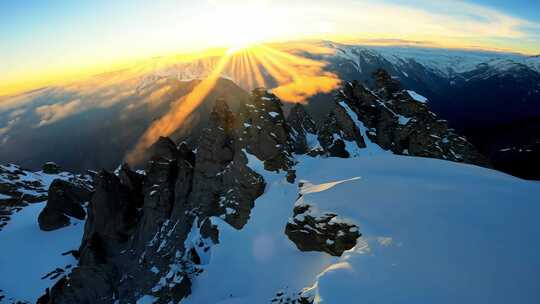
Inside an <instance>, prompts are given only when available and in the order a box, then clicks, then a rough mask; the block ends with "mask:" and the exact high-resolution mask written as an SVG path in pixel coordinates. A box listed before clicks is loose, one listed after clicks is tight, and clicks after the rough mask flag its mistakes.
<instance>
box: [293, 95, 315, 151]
mask: <svg viewBox="0 0 540 304" xmlns="http://www.w3.org/2000/svg"><path fill="white" fill-rule="evenodd" d="M287 124H288V125H289V127H290V130H291V132H290V133H291V139H292V142H293V143H294V153H296V154H306V153H309V152H310V151H311V150H312V149H316V148H317V146H318V143H315V142H311V141H313V140H314V139H316V138H317V133H318V132H317V126H316V125H315V121H314V120H313V119H312V118H311V116H310V115H309V113H308V112H307V111H306V109H305V108H304V106H303V105H302V104H300V103H297V104H295V105H294V107H293V108H292V109H291V111H290V113H289V116H287Z"/></svg>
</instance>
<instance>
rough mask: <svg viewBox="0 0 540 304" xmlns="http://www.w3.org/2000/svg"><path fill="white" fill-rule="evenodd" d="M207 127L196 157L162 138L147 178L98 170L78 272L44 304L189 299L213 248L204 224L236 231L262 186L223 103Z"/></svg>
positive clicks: (214, 238) (212, 234) (212, 235)
mask: <svg viewBox="0 0 540 304" xmlns="http://www.w3.org/2000/svg"><path fill="white" fill-rule="evenodd" d="M281 115H282V114H281ZM210 121H211V122H210V125H209V126H208V128H206V129H205V130H203V132H202V136H201V139H200V140H199V144H198V148H197V150H196V153H195V152H194V151H193V150H192V149H191V148H189V147H188V146H187V145H186V144H185V143H182V144H180V145H179V146H176V145H174V144H173V143H172V141H170V140H169V139H167V138H160V139H159V140H158V142H156V144H155V145H154V146H153V147H152V149H151V152H150V161H149V162H148V164H147V166H146V170H145V172H146V175H145V176H141V175H139V174H137V173H135V172H133V171H131V170H129V168H127V167H126V166H123V167H122V168H121V169H120V171H119V172H118V176H116V175H114V174H111V173H108V172H105V171H103V172H100V173H99V175H98V177H97V185H96V192H95V194H94V196H93V198H92V200H91V202H90V208H89V214H88V220H87V224H86V226H85V233H84V237H83V241H82V244H81V248H80V256H81V257H80V261H79V266H78V267H77V268H75V269H74V270H73V272H72V273H71V275H69V276H68V277H66V278H65V279H63V280H61V281H59V282H58V283H57V284H56V285H55V286H54V287H53V288H52V289H51V292H50V299H51V300H50V301H49V303H112V302H114V300H115V299H119V301H120V303H134V302H136V301H137V300H138V298H139V297H140V296H141V295H144V294H147V295H154V296H156V297H159V298H160V301H161V302H160V303H168V302H169V301H174V302H177V301H179V300H181V299H182V298H184V297H185V296H187V295H189V293H190V292H191V281H192V279H193V277H195V276H197V275H198V274H199V273H200V272H201V271H202V270H201V268H200V267H199V265H200V264H202V263H204V262H205V261H206V259H207V258H206V256H207V255H208V254H209V251H210V250H211V246H212V245H213V244H216V243H218V242H219V232H218V231H217V228H216V226H215V225H213V224H212V222H211V219H210V217H212V216H218V217H222V218H223V219H224V220H225V221H226V222H227V223H229V224H230V225H231V226H233V227H235V228H237V229H240V228H242V227H243V226H244V225H245V224H246V222H247V221H248V219H249V214H250V212H251V209H252V208H253V206H254V201H255V199H256V198H257V197H258V196H260V195H261V194H262V193H263V191H264V187H265V184H264V180H263V179H262V177H261V176H260V175H258V174H257V173H255V172H254V171H252V170H251V169H250V168H249V167H247V163H248V160H247V157H246V155H245V152H244V151H245V150H244V149H246V147H245V144H244V143H243V142H242V141H241V140H240V138H239V135H238V133H237V130H238V128H237V124H238V121H237V118H236V116H235V115H234V114H233V113H232V112H231V111H230V110H229V108H228V106H227V104H226V102H225V101H222V100H220V101H218V102H216V105H215V107H214V110H213V112H212V114H211V120H210ZM242 130H243V129H242ZM257 151H259V150H257ZM268 155H271V154H268ZM268 160H270V163H272V164H275V163H277V162H273V160H274V158H272V157H270V158H268Z"/></svg>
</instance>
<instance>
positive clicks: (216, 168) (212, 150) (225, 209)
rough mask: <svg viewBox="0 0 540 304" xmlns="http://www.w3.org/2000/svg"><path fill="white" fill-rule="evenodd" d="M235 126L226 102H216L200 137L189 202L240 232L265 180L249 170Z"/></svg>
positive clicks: (203, 212) (205, 213) (232, 115)
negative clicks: (207, 126)
mask: <svg viewBox="0 0 540 304" xmlns="http://www.w3.org/2000/svg"><path fill="white" fill-rule="evenodd" d="M235 126H236V118H235V117H234V114H233V113H232V112H231V111H230V110H229V108H228V106H227V104H226V102H225V101H223V100H221V101H218V102H216V105H215V107H214V110H213V111H212V114H211V123H210V127H209V128H207V129H206V130H204V131H203V135H202V137H201V141H200V145H199V149H198V152H197V160H196V163H195V173H194V174H195V176H194V179H193V190H192V193H191V195H190V198H189V200H190V202H191V205H192V207H194V208H195V207H196V208H198V209H199V210H200V212H201V213H202V214H204V215H206V216H212V215H214V216H222V217H224V219H225V221H227V222H228V223H229V224H231V225H232V226H233V227H235V228H237V229H240V228H242V227H243V226H244V225H245V223H246V222H247V220H248V219H249V214H250V212H251V209H252V208H253V202H254V201H255V199H256V198H257V197H258V196H260V195H261V194H262V192H263V190H264V181H263V179H262V177H261V176H260V175H258V174H257V173H255V172H254V171H253V170H251V169H250V168H248V167H247V158H246V156H245V154H244V152H243V151H242V149H243V147H244V144H245V142H243V141H240V140H239V137H238V134H237V133H236V129H235ZM194 204H197V205H196V206H194Z"/></svg>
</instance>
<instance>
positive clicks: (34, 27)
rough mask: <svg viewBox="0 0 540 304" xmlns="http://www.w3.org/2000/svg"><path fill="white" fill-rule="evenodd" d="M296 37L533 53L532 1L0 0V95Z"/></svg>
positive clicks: (537, 12) (539, 38) (537, 34)
mask: <svg viewBox="0 0 540 304" xmlns="http://www.w3.org/2000/svg"><path fill="white" fill-rule="evenodd" d="M306 38H314V39H329V40H337V41H339V40H356V39H358V40H362V39H380V38H383V39H402V40H411V41H421V42H425V43H432V44H433V45H437V46H443V47H462V48H482V49H493V50H508V51H514V52H521V53H526V54H538V53H540V2H539V1H537V0H517V1H516V0H514V1H506V0H469V1H456V0H441V1H428V0H411V1H403V0H365V1H362V0H333V1H328V0H200V1H189V0H175V1H173V0H156V1H144V0H116V1H109V0H94V1H68V0H64V1H62V0H49V1H41V0H20V1H0V95H5V94H7V93H9V92H14V91H17V90H18V89H22V88H26V89H27V88H29V87H30V86H37V85H39V84H41V83H43V84H44V83H46V82H50V81H56V80H60V79H66V78H71V77H78V76H80V75H84V74H87V73H92V72H98V71H103V70H107V69H110V68H111V67H113V66H116V65H120V64H122V63H126V62H129V61H132V60H135V59H143V58H148V57H152V56H159V55H168V54H175V53H183V52H197V51H200V50H204V49H206V48H210V47H221V46H223V47H230V48H239V47H242V46H244V45H248V44H250V43H255V42H266V41H285V40H288V39H306Z"/></svg>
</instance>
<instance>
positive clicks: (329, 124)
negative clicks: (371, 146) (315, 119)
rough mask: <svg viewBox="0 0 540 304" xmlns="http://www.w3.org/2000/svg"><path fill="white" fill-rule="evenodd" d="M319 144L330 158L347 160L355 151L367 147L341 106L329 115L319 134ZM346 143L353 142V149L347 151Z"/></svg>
mask: <svg viewBox="0 0 540 304" xmlns="http://www.w3.org/2000/svg"><path fill="white" fill-rule="evenodd" d="M318 139H319V142H320V144H321V146H322V148H323V150H324V151H326V154H327V155H328V156H335V157H342V158H347V157H349V156H351V155H350V153H351V152H352V150H353V149H362V148H365V147H366V143H365V142H364V138H363V137H362V133H361V132H360V130H359V128H358V126H357V124H356V123H355V122H354V121H353V119H352V118H351V117H350V116H349V114H348V113H347V111H346V110H345V109H344V108H343V107H341V106H340V105H336V106H335V107H334V110H332V112H331V113H330V114H329V115H328V117H327V119H326V121H325V122H324V124H323V126H322V128H321V130H320V132H319V137H318ZM346 142H353V145H354V146H353V148H351V149H349V150H348V149H347V148H346V144H345V143H346Z"/></svg>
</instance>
